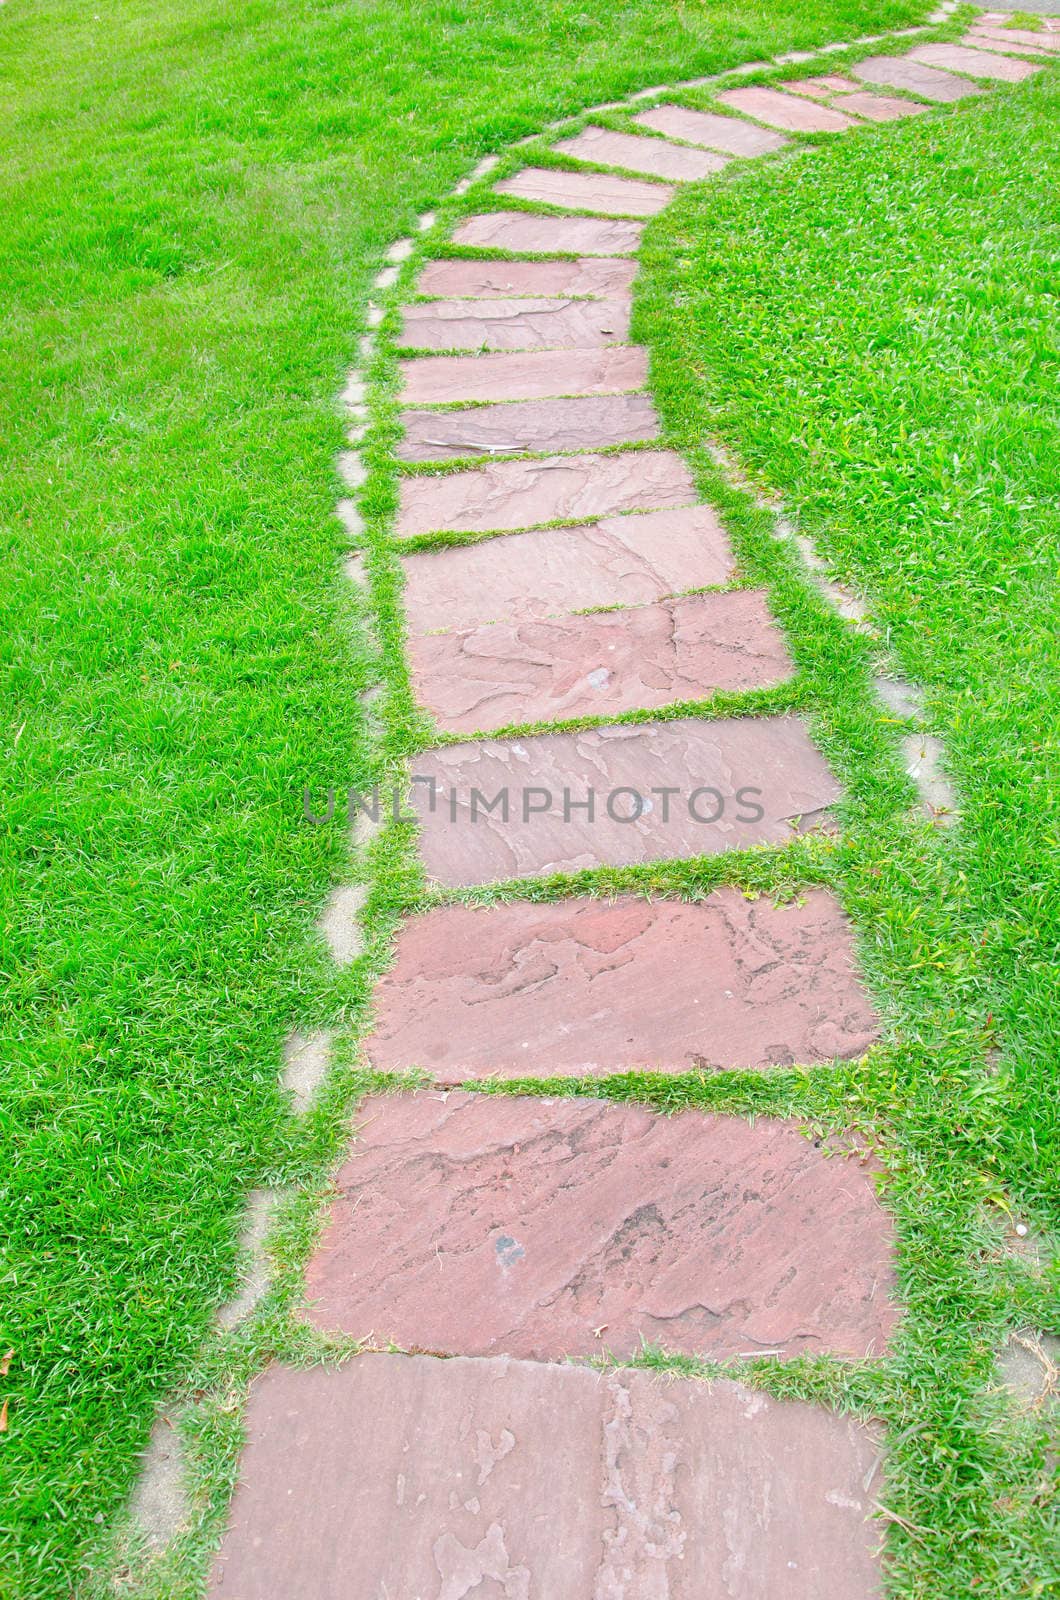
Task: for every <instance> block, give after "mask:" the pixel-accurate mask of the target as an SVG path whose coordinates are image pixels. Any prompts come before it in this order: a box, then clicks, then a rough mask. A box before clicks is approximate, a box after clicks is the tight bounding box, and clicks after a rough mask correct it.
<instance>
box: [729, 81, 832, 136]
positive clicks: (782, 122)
mask: <svg viewBox="0 0 1060 1600" xmlns="http://www.w3.org/2000/svg"><path fill="white" fill-rule="evenodd" d="M718 99H719V100H720V101H721V102H722V104H723V105H727V106H731V107H732V109H733V110H734V111H740V112H742V113H743V115H744V116H747V117H755V118H757V120H758V121H759V122H765V123H768V124H769V126H770V127H771V128H785V129H787V130H788V131H789V132H793V133H843V132H845V131H846V129H847V128H853V127H856V123H854V122H853V121H852V120H851V118H850V117H847V116H844V114H843V112H842V111H835V110H833V109H832V108H831V107H830V106H821V105H807V103H806V101H805V100H804V99H802V98H801V97H799V96H798V95H790V94H784V93H783V92H782V91H781V90H780V89H726V90H725V91H724V92H723V93H722V94H719V95H718Z"/></svg>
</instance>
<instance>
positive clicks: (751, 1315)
mask: <svg viewBox="0 0 1060 1600" xmlns="http://www.w3.org/2000/svg"><path fill="white" fill-rule="evenodd" d="M360 1117H361V1118H363V1128H362V1131H361V1135H360V1138H359V1139H358V1140H357V1141H356V1142H355V1144H354V1147H353V1152H352V1154H351V1155H350V1157H349V1158H348V1160H347V1161H346V1164H345V1166H344V1167H343V1168H342V1170H341V1172H339V1174H338V1176H337V1178H336V1180H335V1182H336V1186H337V1190H338V1193H337V1196H336V1198H335V1199H334V1200H333V1202H332V1204H331V1208H330V1212H329V1216H328V1220H327V1224H326V1226H325V1229H324V1234H323V1237H322V1239H321V1242H320V1245H319V1247H318V1249H317V1251H316V1253H315V1254H314V1256H313V1258H312V1260H311V1261H310V1263H309V1269H308V1272H307V1276H306V1294H307V1296H308V1298H309V1300H310V1302H311V1307H312V1309H311V1312H310V1315H311V1318H312V1321H313V1322H314V1323H316V1325H317V1326H318V1327H320V1328H323V1329H326V1330H327V1331H328V1332H342V1333H347V1334H351V1335H352V1336H353V1337H354V1338H356V1339H372V1340H373V1341H374V1342H376V1343H381V1342H384V1341H386V1342H388V1343H393V1344H396V1345H399V1346H400V1347H401V1348H402V1349H415V1350H429V1351H432V1352H434V1353H436V1354H439V1355H476V1356H495V1355H509V1356H525V1357H529V1358H531V1359H533V1360H538V1361H550V1360H553V1361H554V1360H560V1359H562V1358H563V1357H570V1356H592V1355H597V1354H599V1353H600V1352H601V1350H608V1351H610V1352H611V1353H612V1354H614V1355H616V1356H623V1357H629V1356H632V1355H634V1354H635V1353H636V1352H637V1351H638V1350H639V1349H640V1347H641V1343H642V1341H646V1342H648V1343H650V1344H653V1345H661V1346H662V1347H663V1349H665V1350H669V1351H673V1352H681V1353H683V1354H688V1355H704V1356H713V1357H717V1358H719V1359H724V1358H725V1357H731V1356H738V1355H741V1354H743V1353H745V1352H748V1351H758V1350H770V1351H776V1352H779V1353H780V1354H782V1355H785V1356H794V1355H819V1354H823V1353H829V1354H833V1355H840V1356H856V1357H865V1356H871V1355H880V1354H882V1353H883V1349H884V1347H885V1345H886V1342H887V1336H888V1334H889V1332H890V1329H891V1326H892V1324H893V1322H894V1318H895V1308H894V1305H893V1303H892V1302H891V1300H890V1298H889V1296H890V1294H891V1292H892V1291H893V1287H894V1271H893V1248H892V1230H891V1227H890V1224H889V1221H888V1218H887V1216H886V1214H885V1213H884V1211H883V1210H882V1208H881V1206H880V1204H879V1201H878V1200H877V1198H876V1193H875V1189H874V1186H873V1181H872V1177H871V1174H870V1173H869V1172H867V1171H866V1170H865V1168H864V1167H863V1166H862V1165H860V1164H859V1162H858V1161H857V1160H855V1159H851V1158H849V1157H847V1158H844V1157H843V1156H842V1155H837V1154H835V1153H829V1152H828V1151H825V1150H822V1149H819V1148H815V1146H814V1144H813V1142H812V1141H811V1140H809V1139H806V1138H803V1137H802V1135H801V1134H800V1133H799V1132H798V1131H797V1129H796V1127H795V1125H794V1124H792V1123H785V1122H778V1121H773V1120H770V1119H763V1120H760V1121H758V1122H757V1123H756V1124H755V1125H754V1126H752V1125H751V1124H750V1123H748V1122H745V1121H743V1120H741V1119H739V1118H736V1117H713V1116H705V1115H704V1114H703V1113H702V1112H699V1111H685V1112H683V1113H681V1114H680V1115H678V1116H660V1115H658V1114H657V1113H655V1112H652V1111H647V1110H644V1109H643V1108H641V1107H636V1106H630V1105H612V1104H608V1103H607V1102H604V1101H597V1100H566V1099H563V1100H554V1101H543V1100H540V1099H536V1098H519V1099H517V1098H514V1097H510V1096H492V1095H476V1094H465V1093H461V1092H460V1091H457V1092H455V1093H452V1094H449V1095H444V1096H443V1095H440V1094H436V1093H429V1092H425V1093H420V1094H407V1095H400V1096H399V1095H389V1096H383V1095H375V1096H372V1097H371V1098H370V1099H368V1100H367V1101H366V1102H365V1103H364V1105H363V1107H362V1109H361V1113H360ZM409 1195H415V1196H416V1204H415V1206H409V1205H408V1204H407V1199H408V1196H409Z"/></svg>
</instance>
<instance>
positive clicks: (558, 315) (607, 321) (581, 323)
mask: <svg viewBox="0 0 1060 1600" xmlns="http://www.w3.org/2000/svg"><path fill="white" fill-rule="evenodd" d="M629 312H630V301H629V297H628V296H623V297H622V298H621V299H612V300H561V299H558V298H557V299H549V300H543V299H537V300H535V299H525V300H489V301H487V302H486V304H485V305H477V304H473V303H471V302H469V301H467V300H430V301H428V302H426V303H425V304H424V303H419V304H416V305H411V306H406V307H405V310H404V313H403V316H402V324H401V333H400V335H399V343H401V344H404V345H410V346H415V347H417V348H418V349H421V350H556V349H568V350H591V349H592V348H593V347H594V345H605V344H621V343H623V342H624V341H625V340H626V339H628V337H629Z"/></svg>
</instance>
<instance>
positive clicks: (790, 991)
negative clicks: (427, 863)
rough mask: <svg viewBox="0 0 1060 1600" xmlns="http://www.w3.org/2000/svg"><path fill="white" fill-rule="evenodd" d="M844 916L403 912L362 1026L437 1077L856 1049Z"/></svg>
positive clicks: (808, 1061)
mask: <svg viewBox="0 0 1060 1600" xmlns="http://www.w3.org/2000/svg"><path fill="white" fill-rule="evenodd" d="M876 1034H877V1024H876V1020H875V1017H874V1015H873V1011H872V1007H871V1005H870V1004H869V1001H868V998H867V996H866V995H865V992H864V990H863V989H862V987H861V984H860V982H859V980H858V977H857V974H856V969H855V960H854V946H853V939H852V936H851V929H850V924H849V922H848V921H847V918H846V917H845V916H844V915H843V912H842V911H841V910H840V908H839V906H838V905H837V903H836V901H835V900H834V899H833V897H832V896H831V895H830V894H828V893H827V892H826V891H825V890H824V889H809V890H806V891H805V892H804V893H803V894H802V895H801V896H800V898H799V900H798V902H797V903H794V904H788V905H781V906H775V905H774V904H773V903H772V901H771V900H769V899H768V897H763V898H761V899H758V900H747V899H745V898H744V896H743V895H742V894H741V893H740V892H739V890H737V889H729V888H723V889H716V890H715V891H714V892H713V894H711V895H709V896H708V897H707V898H706V899H704V900H699V901H695V902H690V901H683V900H654V901H649V900H646V899H642V898H640V897H638V896H633V895H626V896H622V897H619V898H618V899H616V900H611V901H604V900H588V899H570V900H559V901H554V902H551V903H549V904H544V905H535V904H533V903H532V902H529V901H512V902H510V903H508V904H494V905H491V906H487V907H473V906H462V905H451V906H442V907H439V908H437V909H435V910H432V911H428V912H426V913H424V914H423V915H421V916H416V917H411V918H409V919H408V920H407V921H406V922H405V923H403V924H402V926H401V928H400V930H399V932H398V935H397V944H396V956H395V961H394V965H393V966H392V967H391V969H390V971H389V972H388V973H387V974H386V976H385V977H384V978H383V979H382V980H381V981H380V983H379V986H378V988H377V990H376V1003H375V1027H374V1031H373V1032H372V1034H371V1035H370V1037H369V1039H368V1042H367V1052H368V1057H369V1060H370V1061H371V1063H372V1065H373V1066H374V1067H376V1068H377V1069H378V1070H380V1071H385V1072H390V1071H393V1072H402V1071H405V1070H407V1069H408V1068H409V1067H412V1066H417V1067H422V1068H425V1069H426V1070H427V1071H429V1072H430V1074H431V1076H432V1077H433V1078H434V1080H435V1081H436V1082H438V1083H442V1084H455V1083H462V1082H466V1081H470V1080H473V1079H478V1078H488V1077H498V1078H525V1077H535V1078H551V1077H586V1078H598V1077H606V1076H608V1075H609V1074H611V1073H622V1072H634V1071H638V1070H641V1071H652V1072H664V1073H674V1072H707V1073H712V1072H719V1071H728V1070H739V1071H759V1070H762V1069H764V1068H767V1067H770V1066H778V1065H790V1064H792V1063H798V1064H800V1065H802V1066H812V1065H815V1064H819V1063H822V1062H825V1061H830V1060H832V1059H834V1058H836V1057H839V1058H840V1059H843V1060H852V1059H855V1058H856V1057H858V1056H861V1055H863V1054H864V1053H865V1051H866V1050H867V1049H868V1047H869V1045H870V1044H871V1043H872V1042H873V1040H874V1039H875V1038H876Z"/></svg>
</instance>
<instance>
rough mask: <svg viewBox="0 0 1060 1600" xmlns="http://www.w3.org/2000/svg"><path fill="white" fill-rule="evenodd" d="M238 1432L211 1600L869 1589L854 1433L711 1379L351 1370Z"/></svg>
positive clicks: (869, 1443)
mask: <svg viewBox="0 0 1060 1600" xmlns="http://www.w3.org/2000/svg"><path fill="white" fill-rule="evenodd" d="M246 1428H247V1447H246V1451H245V1453H244V1456H243V1461H242V1466H241V1470H240V1481H239V1485H238V1487H237V1489H236V1493H235V1497H234V1500H233V1503H232V1509H231V1513H230V1517H229V1526H228V1532H227V1534H226V1536H225V1539H224V1543H223V1545H222V1547H221V1550H220V1552H219V1554H218V1556H217V1558H216V1561H215V1563H214V1566H213V1571H212V1574H211V1579H210V1586H209V1594H210V1595H211V1596H212V1597H214V1600H226V1597H231V1600H278V1597H281V1596H282V1597H283V1600H294V1597H295V1596H297V1597H298V1600H380V1596H394V1600H413V1597H415V1596H424V1597H426V1596H430V1597H431V1600H461V1597H464V1596H467V1597H472V1596H478V1595H481V1596H482V1597H483V1600H485V1597H486V1596H487V1595H488V1596H491V1597H492V1596H496V1597H497V1600H501V1597H506V1600H537V1597H539V1596H541V1597H547V1600H583V1597H584V1600H588V1597H589V1596H594V1595H595V1596H599V1597H600V1600H605V1597H606V1600H618V1597H620V1596H623V1595H624V1596H628V1597H629V1600H634V1597H636V1600H647V1597H648V1596H658V1597H660V1600H661V1597H662V1596H666V1597H667V1600H714V1597H717V1600H723V1597H724V1600H763V1596H766V1595H769V1596H774V1595H775V1596H778V1597H780V1596H783V1600H820V1596H821V1595H823V1594H834V1595H836V1596H842V1600H878V1597H879V1595H880V1594H881V1593H882V1587H881V1583H882V1580H881V1575H880V1570H879V1565H878V1560H877V1557H876V1555H875V1554H874V1552H875V1549H876V1546H877V1545H878V1543H879V1534H878V1531H877V1529H876V1528H875V1527H874V1526H873V1524H872V1522H871V1521H870V1520H869V1518H870V1513H871V1510H872V1499H871V1483H872V1480H873V1478H874V1477H875V1475H876V1468H877V1464H878V1459H879V1454H880V1444H879V1440H878V1438H877V1436H876V1434H875V1433H874V1432H873V1431H871V1430H870V1429H868V1428H866V1427H865V1426H863V1425H862V1424H860V1423H859V1422H857V1421H856V1420H855V1419H853V1418H851V1417H844V1416H840V1415H838V1414H834V1413H831V1412H828V1411H825V1410H823V1409H819V1408H817V1407H813V1406H808V1405H803V1404H798V1403H794V1402H791V1401H779V1400H773V1399H771V1398H769V1397H767V1396H766V1395H764V1394H762V1393H760V1392H759V1391H757V1390H751V1389H748V1388H746V1387H744V1386H743V1385H741V1384H738V1383H732V1382H729V1381H727V1380H718V1381H713V1382H711V1383H709V1384H708V1383H705V1382H697V1381H696V1380H695V1379H689V1378H685V1379H678V1380H669V1381H668V1380H667V1379H666V1378H663V1377H661V1376H656V1375H654V1374H651V1373H647V1372H637V1371H629V1370H627V1371H621V1372H607V1373H603V1372H596V1371H593V1370H592V1369H591V1368H588V1367H577V1366H558V1365H555V1366H553V1365H543V1364H541V1363H537V1362H523V1361H508V1360H506V1359H503V1358H495V1359H493V1360H489V1361H481V1360H473V1359H469V1358H467V1357H456V1358H454V1359H453V1360H450V1361H439V1360H437V1359H435V1358H433V1357H431V1356H402V1355H391V1354H367V1355H362V1356H358V1357H356V1358H355V1359H353V1360H351V1361H347V1362H344V1363H343V1364H342V1365H335V1366H315V1367H310V1368H307V1369H305V1370H301V1371H299V1370H294V1369H291V1368H285V1367H279V1366H273V1367H270V1368H269V1369H268V1370H267V1371H266V1373H265V1374H264V1375H263V1376H262V1377H260V1378H259V1379H257V1381H256V1382H255V1383H254V1384H253V1386H252V1388H251V1393H250V1401H249V1405H248V1408H247V1418H246ZM366 1468H367V1469H368V1470H366Z"/></svg>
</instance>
